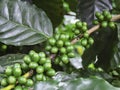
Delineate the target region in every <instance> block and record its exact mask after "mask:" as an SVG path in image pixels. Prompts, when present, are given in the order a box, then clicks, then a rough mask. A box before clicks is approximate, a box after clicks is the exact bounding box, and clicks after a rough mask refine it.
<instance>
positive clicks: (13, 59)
mask: <svg viewBox="0 0 120 90" xmlns="http://www.w3.org/2000/svg"><path fill="white" fill-rule="evenodd" d="M24 55H25V54H8V55H4V56H1V57H0V73H2V72H3V71H4V69H5V67H6V66H9V65H13V64H15V63H22V62H23V57H24Z"/></svg>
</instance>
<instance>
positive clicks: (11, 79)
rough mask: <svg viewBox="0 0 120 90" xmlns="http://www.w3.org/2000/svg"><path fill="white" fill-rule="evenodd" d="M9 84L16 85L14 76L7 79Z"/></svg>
mask: <svg viewBox="0 0 120 90" xmlns="http://www.w3.org/2000/svg"><path fill="white" fill-rule="evenodd" d="M7 82H8V83H9V84H15V83H16V78H15V77H14V76H9V77H8V79H7Z"/></svg>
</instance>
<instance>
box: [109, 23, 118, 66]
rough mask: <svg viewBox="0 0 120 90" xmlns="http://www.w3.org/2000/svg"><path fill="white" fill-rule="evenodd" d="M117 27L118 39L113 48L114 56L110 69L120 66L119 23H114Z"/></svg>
mask: <svg viewBox="0 0 120 90" xmlns="http://www.w3.org/2000/svg"><path fill="white" fill-rule="evenodd" d="M116 24H117V25H116V26H117V37H118V43H117V44H116V47H115V48H114V52H115V53H114V56H113V58H112V60H111V66H112V68H117V67H118V66H120V23H116Z"/></svg>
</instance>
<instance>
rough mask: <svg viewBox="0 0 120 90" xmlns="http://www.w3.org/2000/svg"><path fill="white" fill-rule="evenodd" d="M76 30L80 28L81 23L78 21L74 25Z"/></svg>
mask: <svg viewBox="0 0 120 90" xmlns="http://www.w3.org/2000/svg"><path fill="white" fill-rule="evenodd" d="M75 25H76V28H78V29H80V28H81V27H82V22H80V21H78V22H76V23H75Z"/></svg>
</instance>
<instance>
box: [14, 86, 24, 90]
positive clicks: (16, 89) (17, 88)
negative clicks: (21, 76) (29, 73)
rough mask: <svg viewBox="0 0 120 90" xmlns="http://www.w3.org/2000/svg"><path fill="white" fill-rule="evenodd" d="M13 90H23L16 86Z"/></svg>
mask: <svg viewBox="0 0 120 90" xmlns="http://www.w3.org/2000/svg"><path fill="white" fill-rule="evenodd" d="M14 90H23V88H22V86H16V87H15V88H14Z"/></svg>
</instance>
